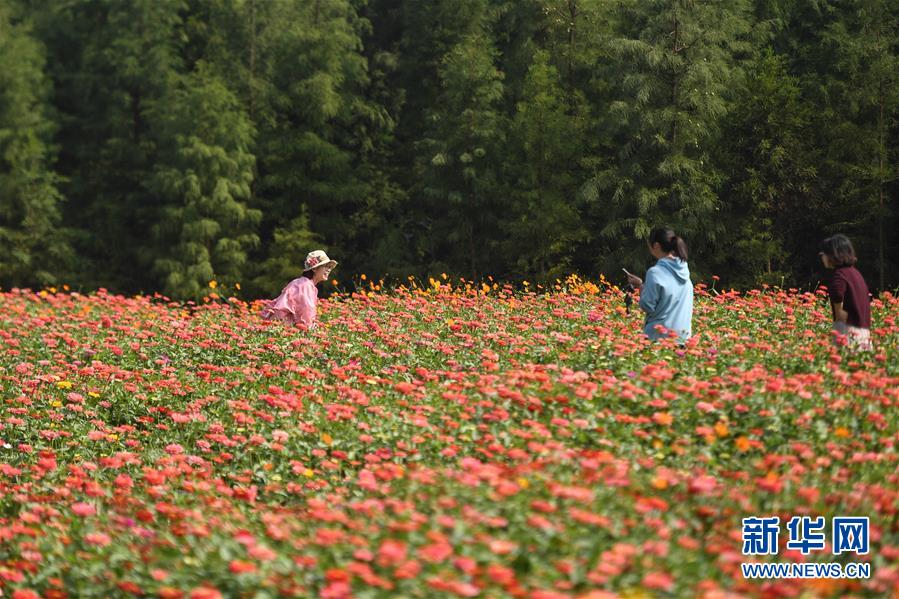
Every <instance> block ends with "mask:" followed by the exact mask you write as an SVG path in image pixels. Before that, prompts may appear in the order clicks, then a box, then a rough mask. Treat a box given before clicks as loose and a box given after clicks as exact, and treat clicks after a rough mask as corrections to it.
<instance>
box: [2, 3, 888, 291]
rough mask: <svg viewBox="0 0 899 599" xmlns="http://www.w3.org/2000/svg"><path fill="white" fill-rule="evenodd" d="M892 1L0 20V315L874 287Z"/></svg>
mask: <svg viewBox="0 0 899 599" xmlns="http://www.w3.org/2000/svg"><path fill="white" fill-rule="evenodd" d="M897 115H899V0H844V1H839V2H837V1H825V0H781V1H774V0H427V1H425V0H129V1H118V0H54V1H51V2H46V1H37V0H33V1H29V0H0V286H2V287H4V288H10V287H15V286H20V287H21V286H29V287H33V288H38V287H42V286H51V285H61V284H63V283H66V284H68V285H69V286H70V287H71V288H75V289H81V290H90V289H96V288H99V287H105V288H107V289H109V290H112V291H116V292H122V293H138V292H154V291H158V292H161V293H164V294H166V295H168V296H170V297H173V298H177V299H197V298H200V297H202V296H204V295H208V294H210V293H212V292H214V291H215V290H214V289H213V288H212V286H211V285H210V282H212V281H215V286H216V287H219V288H226V289H229V290H231V292H234V290H235V289H236V288H237V286H239V288H240V292H239V293H240V294H242V295H243V296H244V297H263V296H271V295H272V294H274V293H277V291H278V290H280V288H281V287H282V286H283V285H284V283H286V282H287V281H289V280H290V279H292V278H294V277H295V276H297V275H298V271H299V266H300V265H301V264H302V260H303V257H304V256H305V254H306V252H308V251H309V250H311V249H315V248H318V247H323V248H325V249H327V250H328V252H329V253H330V254H331V255H332V256H333V257H335V258H337V259H338V260H340V261H341V266H340V268H339V270H338V271H335V275H338V274H339V277H338V278H340V279H344V280H346V281H352V280H356V281H358V280H359V276H360V275H361V274H363V273H367V274H368V276H369V277H373V276H374V277H382V276H386V277H388V278H391V277H392V278H394V279H400V280H402V279H405V277H407V276H409V275H413V276H418V277H426V276H428V275H432V276H438V275H439V274H448V275H449V276H452V277H459V276H461V277H465V278H466V279H467V280H473V281H478V280H481V279H483V278H485V277H487V276H488V275H492V277H493V278H494V279H496V280H510V281H519V282H521V281H524V280H527V281H530V282H534V283H540V282H552V281H553V280H554V279H555V278H556V277H561V276H563V275H566V274H568V273H572V272H577V273H581V274H583V275H586V276H589V277H597V276H598V275H599V274H601V273H603V274H605V275H606V276H607V277H608V279H609V280H611V281H613V282H619V283H623V275H622V274H621V271H620V269H621V267H626V268H628V269H630V270H633V271H639V269H640V268H642V267H645V266H646V265H648V263H649V254H648V252H647V251H646V246H645V238H646V235H647V233H648V232H649V230H650V229H651V228H652V227H653V226H654V225H657V224H669V225H671V226H673V227H674V228H675V229H676V230H677V231H678V232H681V233H682V234H683V236H684V237H685V238H686V239H687V240H688V243H689V245H690V248H691V252H692V255H691V261H690V264H691V269H692V270H693V272H694V280H695V281H699V280H707V279H708V278H710V277H711V276H712V275H717V276H719V277H720V278H721V284H722V285H725V286H727V287H737V288H748V287H755V286H759V285H762V284H770V285H780V286H784V287H790V286H796V287H800V288H813V287H814V286H815V285H817V284H818V282H820V281H823V280H824V277H825V276H826V275H825V273H823V272H822V268H821V265H820V263H819V262H818V259H817V244H818V242H819V240H820V239H821V238H822V237H824V236H826V235H829V234H831V233H834V232H842V233H845V234H847V235H849V236H850V237H851V238H852V239H853V241H854V242H855V244H856V248H857V250H858V253H859V257H860V261H859V266H860V269H861V270H862V272H863V273H864V275H865V276H866V278H867V279H868V282H869V284H870V285H871V287H872V288H874V289H881V290H882V289H891V288H895V287H896V286H897V285H899V226H897V225H899V214H897V195H899V181H897V174H899V136H897V132H899V119H897Z"/></svg>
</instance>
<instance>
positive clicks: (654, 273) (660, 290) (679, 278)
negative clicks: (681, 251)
mask: <svg viewBox="0 0 899 599" xmlns="http://www.w3.org/2000/svg"><path fill="white" fill-rule="evenodd" d="M640 308H641V309H642V310H643V311H644V312H646V324H645V325H644V327H643V332H644V333H646V335H647V336H648V337H649V338H650V339H652V340H653V341H655V340H656V339H661V338H663V337H665V336H666V334H665V333H660V332H659V331H657V330H656V325H662V326H663V327H665V328H666V329H668V330H669V331H671V330H673V331H677V334H678V337H679V338H680V342H681V343H684V342H686V341H687V339H689V338H690V335H691V334H692V329H693V327H692V320H693V283H692V282H690V269H689V267H687V263H686V262H685V261H684V260H681V259H680V258H662V259H660V260H659V261H658V262H656V264H655V266H653V267H652V268H650V269H649V270H648V271H647V272H646V281H645V282H644V283H643V288H642V289H641V290H640Z"/></svg>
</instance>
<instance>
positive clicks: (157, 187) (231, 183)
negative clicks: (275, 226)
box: [147, 63, 261, 299]
mask: <svg viewBox="0 0 899 599" xmlns="http://www.w3.org/2000/svg"><path fill="white" fill-rule="evenodd" d="M151 118H152V120H153V124H154V131H155V135H156V136H157V138H158V141H157V144H158V147H159V149H160V160H159V163H158V164H157V166H156V167H155V169H154V172H153V176H152V177H151V178H150V181H149V184H148V186H147V188H148V192H150V193H151V194H153V195H154V196H155V197H157V198H159V201H160V203H161V204H162V206H163V209H162V215H161V218H160V222H159V223H158V224H157V226H156V227H155V231H156V234H157V238H158V241H159V249H158V251H157V252H156V256H157V258H156V259H155V261H154V267H155V271H156V272H157V273H158V274H159V275H160V276H161V278H162V285H163V288H164V289H165V292H166V293H168V294H170V295H171V296H173V297H177V298H193V299H195V298H198V297H201V296H203V295H206V294H208V293H209V292H210V287H209V286H208V284H209V283H210V281H213V280H215V281H217V282H218V283H220V284H224V285H226V286H233V285H234V284H235V283H239V282H240V279H241V277H242V275H243V272H244V266H245V264H246V260H247V251H248V250H249V249H251V248H252V247H253V246H254V245H255V244H256V243H258V236H257V235H256V232H255V226H256V224H257V223H258V221H259V219H260V217H261V214H260V212H259V211H258V210H254V209H250V208H248V207H247V205H246V203H245V200H246V199H247V198H248V197H249V195H250V183H251V181H252V179H253V160H254V158H253V155H252V154H250V153H249V146H250V144H251V143H252V136H253V128H252V125H251V124H250V122H249V119H248V118H247V116H246V114H245V113H244V111H243V109H242V107H241V106H240V104H239V103H238V101H237V99H236V98H235V96H234V94H232V93H231V92H230V91H228V89H226V88H225V86H224V85H223V84H222V82H221V81H220V80H218V78H217V77H216V76H215V75H213V74H210V73H208V72H207V71H206V70H205V68H204V65H203V64H202V63H200V64H199V65H198V69H197V71H195V72H194V73H191V74H190V75H187V76H185V77H183V79H182V81H181V82H180V84H179V85H178V86H176V87H174V88H173V89H172V91H171V92H170V94H169V95H168V96H167V97H165V98H162V99H161V100H160V101H158V102H156V103H155V104H154V105H153V107H152V112H151Z"/></svg>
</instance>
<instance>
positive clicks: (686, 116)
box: [584, 0, 751, 266]
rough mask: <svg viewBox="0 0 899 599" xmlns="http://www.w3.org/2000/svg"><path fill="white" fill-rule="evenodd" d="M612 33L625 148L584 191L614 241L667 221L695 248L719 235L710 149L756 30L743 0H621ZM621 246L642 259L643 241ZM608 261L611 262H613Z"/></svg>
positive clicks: (620, 146)
mask: <svg viewBox="0 0 899 599" xmlns="http://www.w3.org/2000/svg"><path fill="white" fill-rule="evenodd" d="M616 9H617V15H618V17H617V19H616V20H615V22H614V24H613V26H612V29H613V31H614V32H615V33H614V36H613V37H612V39H610V40H609V49H610V52H611V55H612V57H613V60H614V61H615V64H614V69H615V72H616V74H617V84H616V86H615V89H614V90H613V97H614V98H615V99H614V100H613V101H612V102H611V104H610V106H609V112H608V114H607V118H606V119H605V122H604V123H602V125H601V126H602V127H603V128H606V130H607V131H610V132H611V133H612V136H613V137H612V140H613V145H614V147H616V148H617V155H616V156H615V158H614V159H613V160H612V161H611V163H610V164H608V165H601V166H600V167H599V168H598V169H597V172H596V175H595V176H594V177H593V178H592V179H591V180H590V181H589V182H588V184H587V185H586V186H585V188H584V193H585V197H586V198H587V200H588V201H589V202H590V204H591V205H592V208H593V218H594V219H596V220H597V221H599V223H601V224H600V227H601V231H602V234H603V236H604V237H605V238H607V239H609V240H610V247H611V248H614V247H615V246H619V245H624V244H623V243H622V242H625V240H627V239H629V238H630V239H633V238H637V239H641V240H642V239H645V238H646V237H647V235H648V233H649V231H650V229H651V228H652V227H653V226H654V225H656V224H660V223H668V224H670V225H672V226H674V227H675V229H677V230H679V231H680V232H682V233H684V234H686V235H687V236H688V238H689V239H690V240H691V242H692V244H693V245H698V244H701V243H702V242H703V241H704V240H713V239H714V238H715V236H716V235H717V234H718V233H719V232H720V219H719V218H718V213H719V210H720V203H719V200H718V196H717V191H718V188H719V185H720V183H721V181H722V176H721V173H720V171H719V170H718V168H716V165H715V163H714V160H713V156H712V149H713V148H714V147H715V142H716V140H717V136H718V135H719V132H720V130H719V125H720V123H721V119H722V118H723V117H724V116H725V115H726V113H727V110H728V108H729V105H730V98H729V92H730V90H731V89H732V88H733V86H734V83H735V82H737V81H739V77H740V63H741V58H742V55H743V54H744V53H745V52H747V51H748V46H747V44H746V41H745V40H746V38H747V36H748V34H749V31H750V25H751V22H750V19H749V15H748V3H747V2H746V1H745V0H735V1H734V0H698V1H694V0H650V1H646V0H621V2H618V3H617V5H616V7H615V9H613V10H616ZM626 245H627V246H629V247H633V248H634V249H633V250H631V251H627V250H613V251H610V252H609V253H608V257H609V258H610V259H612V260H614V261H616V262H617V261H619V260H621V259H623V258H624V255H629V256H630V258H629V261H630V262H631V263H634V262H636V261H637V260H640V261H642V256H643V255H644V254H645V251H644V249H643V248H642V247H640V246H638V245H636V244H633V243H627V244H626ZM606 266H611V263H609V264H607V265H606Z"/></svg>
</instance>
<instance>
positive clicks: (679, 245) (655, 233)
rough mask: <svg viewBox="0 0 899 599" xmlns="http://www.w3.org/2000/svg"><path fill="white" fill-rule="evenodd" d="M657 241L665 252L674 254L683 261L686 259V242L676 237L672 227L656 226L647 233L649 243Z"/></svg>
mask: <svg viewBox="0 0 899 599" xmlns="http://www.w3.org/2000/svg"><path fill="white" fill-rule="evenodd" d="M655 243H658V244H659V246H661V248H662V251H663V252H665V253H666V254H674V255H675V256H677V257H678V258H680V259H681V260H683V261H684V262H686V261H687V242H685V241H684V240H683V239H681V238H680V237H678V236H677V235H676V234H675V233H674V230H673V229H670V228H668V227H656V228H655V229H653V230H652V233H650V235H649V245H653V244H655Z"/></svg>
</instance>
